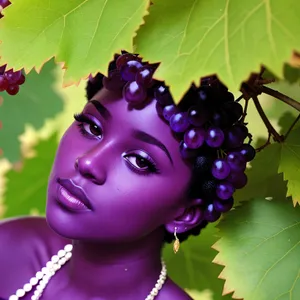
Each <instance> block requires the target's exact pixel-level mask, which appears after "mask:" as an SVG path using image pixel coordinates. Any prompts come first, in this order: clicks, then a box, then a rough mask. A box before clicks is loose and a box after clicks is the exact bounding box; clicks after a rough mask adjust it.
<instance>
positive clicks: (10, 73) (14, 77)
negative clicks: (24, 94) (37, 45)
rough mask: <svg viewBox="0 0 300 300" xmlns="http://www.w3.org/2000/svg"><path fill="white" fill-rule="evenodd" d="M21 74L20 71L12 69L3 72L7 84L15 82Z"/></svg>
mask: <svg viewBox="0 0 300 300" xmlns="http://www.w3.org/2000/svg"><path fill="white" fill-rule="evenodd" d="M21 75H22V71H16V72H14V71H13V70H12V69H10V70H8V71H6V72H5V74H4V76H5V77H6V79H7V80H8V82H9V84H14V83H17V82H18V80H19V79H20V78H21Z"/></svg>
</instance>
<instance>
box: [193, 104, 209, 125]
mask: <svg viewBox="0 0 300 300" xmlns="http://www.w3.org/2000/svg"><path fill="white" fill-rule="evenodd" d="M208 117H209V115H208V112H207V111H206V110H205V109H203V108H200V107H199V106H192V107H190V109H189V110H188V120H189V122H190V123H191V124H192V125H194V126H196V127H200V126H202V125H203V124H204V123H205V122H206V121H207V120H208Z"/></svg>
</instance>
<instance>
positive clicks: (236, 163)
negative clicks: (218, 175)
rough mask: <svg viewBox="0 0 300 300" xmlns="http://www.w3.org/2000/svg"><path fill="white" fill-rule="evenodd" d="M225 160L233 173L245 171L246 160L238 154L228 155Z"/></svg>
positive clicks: (231, 153)
mask: <svg viewBox="0 0 300 300" xmlns="http://www.w3.org/2000/svg"><path fill="white" fill-rule="evenodd" d="M226 160H227V162H228V164H229V166H230V169H231V170H233V171H238V172H243V171H245V169H246V160H245V158H244V157H243V155H242V154H241V153H239V152H230V153H228V155H227V157H226Z"/></svg>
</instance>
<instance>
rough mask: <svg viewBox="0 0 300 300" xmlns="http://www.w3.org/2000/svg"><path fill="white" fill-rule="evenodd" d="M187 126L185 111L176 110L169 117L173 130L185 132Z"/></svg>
mask: <svg viewBox="0 0 300 300" xmlns="http://www.w3.org/2000/svg"><path fill="white" fill-rule="evenodd" d="M189 126H190V124H189V121H188V118H187V113H186V112H178V113H176V114H174V115H173V116H172V117H171V118H170V127H171V129H172V130H173V131H175V132H185V131H186V130H187V129H188V127H189Z"/></svg>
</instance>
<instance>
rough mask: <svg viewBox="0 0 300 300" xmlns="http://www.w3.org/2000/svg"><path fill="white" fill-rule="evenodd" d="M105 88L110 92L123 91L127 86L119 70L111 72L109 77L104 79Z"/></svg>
mask: <svg viewBox="0 0 300 300" xmlns="http://www.w3.org/2000/svg"><path fill="white" fill-rule="evenodd" d="M102 83H103V86H104V87H105V88H106V89H108V90H110V91H115V90H121V89H122V88H123V86H124V84H125V81H124V80H123V79H122V77H121V74H120V72H119V70H113V71H110V72H109V74H108V77H105V76H104V77H103V79H102Z"/></svg>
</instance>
